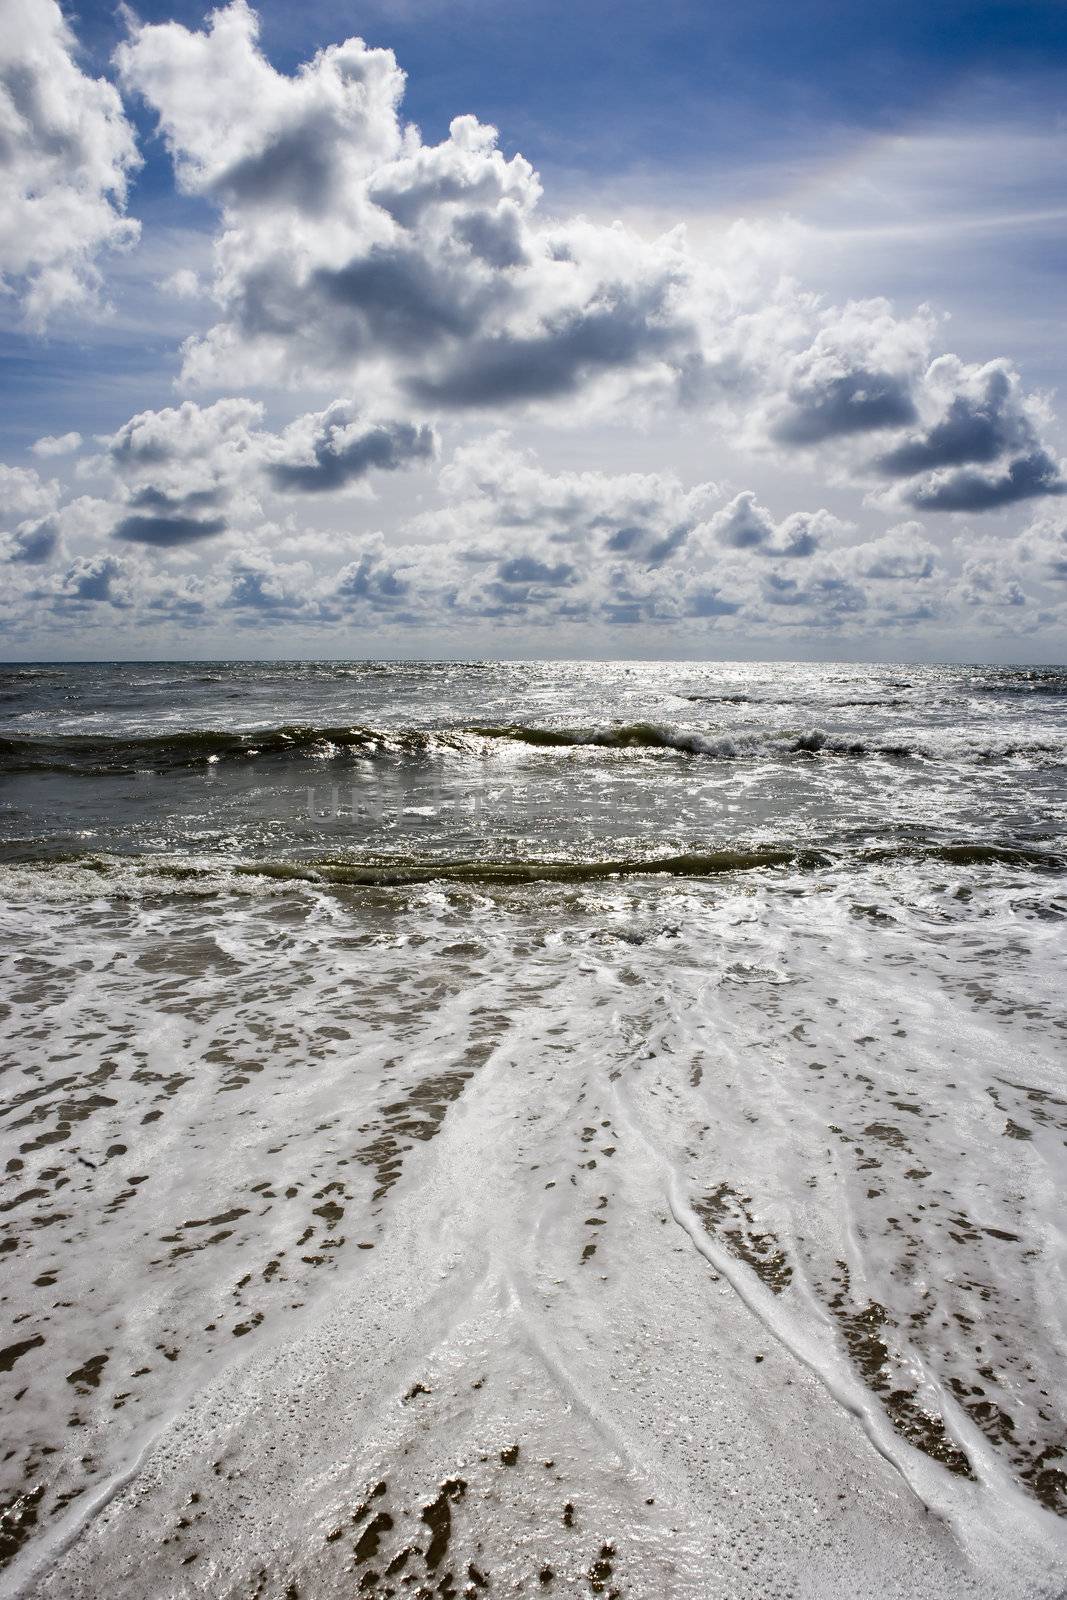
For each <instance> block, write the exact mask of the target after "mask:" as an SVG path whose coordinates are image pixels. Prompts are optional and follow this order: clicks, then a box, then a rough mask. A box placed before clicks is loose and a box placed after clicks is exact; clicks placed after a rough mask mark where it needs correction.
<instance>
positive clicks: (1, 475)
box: [0, 463, 61, 528]
mask: <svg viewBox="0 0 1067 1600" xmlns="http://www.w3.org/2000/svg"><path fill="white" fill-rule="evenodd" d="M60 493H61V490H60V487H59V484H58V483H57V482H56V480H55V479H54V478H49V479H44V478H42V477H41V476H40V475H39V473H37V472H36V471H35V470H34V469H33V467H7V466H4V465H3V464H2V463H0V528H5V527H9V526H10V525H11V524H12V523H13V522H17V521H19V520H21V518H23V517H30V516H44V515H46V514H47V513H48V512H49V511H54V510H55V508H56V506H57V505H58V504H59V499H60Z"/></svg>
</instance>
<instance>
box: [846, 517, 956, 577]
mask: <svg viewBox="0 0 1067 1600" xmlns="http://www.w3.org/2000/svg"><path fill="white" fill-rule="evenodd" d="M845 557H846V559H847V561H848V563H849V565H850V566H851V567H852V569H853V571H854V572H855V573H856V574H857V575H858V576H859V577H861V578H874V579H877V580H880V581H881V582H885V583H900V582H904V581H912V582H914V581H916V580H921V579H924V578H929V577H932V576H933V574H934V572H935V571H936V569H937V566H938V553H937V550H936V548H935V546H934V545H932V544H931V543H930V541H929V539H927V538H926V536H925V534H924V531H923V526H922V523H921V522H903V523H901V524H900V526H899V527H896V528H889V529H888V530H887V531H886V532H885V533H883V534H881V535H880V536H879V538H877V539H870V540H868V541H866V542H865V543H863V544H855V545H851V546H850V547H849V549H848V551H847V552H846V553H845Z"/></svg>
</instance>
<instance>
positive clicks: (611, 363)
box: [117, 0, 692, 407]
mask: <svg viewBox="0 0 1067 1600" xmlns="http://www.w3.org/2000/svg"><path fill="white" fill-rule="evenodd" d="M117 59H118V63H119V67H120V70H121V72H122V74H123V77H124V79H125V81H126V83H127V84H128V85H129V86H130V87H131V89H134V90H136V91H138V92H139V93H140V94H142V95H143V96H144V97H145V99H146V100H147V101H148V102H149V104H150V105H151V106H152V107H153V108H154V109H155V111H156V112H157V114H158V116H159V120H160V126H161V128H162V131H163V135H164V138H165V139H166V141H167V144H168V147H169V149H170V150H171V152H172V155H173V157H174V162H175V169H176V173H177V176H178V180H179V182H180V183H181V184H182V185H183V186H184V187H185V188H186V189H187V190H188V191H189V192H192V193H197V194H203V195H207V196H209V197H210V198H212V199H213V200H214V201H215V202H216V203H217V204H218V205H219V206H220V208H221V209H222V211H223V214H224V220H225V226H224V229H223V231H222V233H221V235H220V237H219V239H218V242H217V262H216V268H217V271H216V283H215V293H216V296H217V297H218V298H219V299H220V300H221V302H222V307H223V318H222V320H221V321H220V322H219V323H218V324H217V325H216V326H215V327H214V328H213V329H212V330H211V331H210V332H209V333H208V334H207V335H206V337H205V338H204V339H201V340H193V341H191V342H190V344H189V345H188V346H187V348H186V372H187V375H188V376H189V377H190V378H192V379H199V380H202V381H212V379H213V378H217V377H218V376H219V374H221V373H224V372H225V373H226V374H230V373H231V372H233V371H234V370H240V371H242V372H244V373H246V374H248V375H250V377H253V378H265V377H273V378H275V379H278V378H287V377H288V378H292V377H299V376H300V375H301V374H303V375H309V374H314V375H320V376H321V375H322V374H330V375H336V374H342V373H343V374H346V375H347V374H355V373H357V372H358V373H359V374H360V376H361V377H368V376H374V375H375V373H376V372H377V373H378V374H379V375H380V374H381V372H382V371H383V370H385V369H388V372H389V374H390V375H391V377H392V379H393V380H394V381H395V383H396V385H397V386H398V387H399V388H400V389H401V390H402V391H403V392H404V393H406V394H408V395H409V396H412V397H414V398H416V399H417V400H419V401H421V402H423V403H428V402H431V401H432V402H433V403H434V404H435V405H438V406H442V407H451V406H471V405H496V404H506V403H508V402H510V401H515V400H528V399H534V398H544V397H550V396H558V395H565V394H569V393H572V392H574V391H575V390H577V389H578V388H579V387H581V386H582V385H583V384H585V383H587V382H588V381H590V380H592V379H595V378H596V377H598V376H600V375H602V374H605V373H611V372H614V371H619V370H629V369H632V368H649V367H655V366H656V365H657V363H660V362H662V361H668V360H673V359H675V357H676V356H680V355H681V354H682V352H683V347H684V346H686V345H689V346H691V345H692V336H691V333H690V331H689V329H688V326H687V319H686V316H685V315H684V313H680V312H679V309H678V305H677V304H676V301H677V299H678V292H679V290H680V289H681V287H682V285H683V283H684V280H685V278H686V276H687V273H688V271H689V262H688V260H687V258H686V257H685V256H684V254H683V253H682V252H681V251H680V250H679V249H678V247H677V245H676V244H672V243H671V242H670V241H660V242H658V243H655V244H648V243H645V242H644V241H642V240H641V239H640V238H638V237H637V236H636V235H634V234H631V233H627V232H625V231H624V230H622V229H613V228H604V227H599V226H593V225H591V224H586V223H582V222H581V221H580V220H578V219H575V220H572V221H571V222H569V223H559V224H557V223H553V222H550V221H547V220H543V219H542V218H541V216H540V214H539V211H538V202H539V200H540V195H541V186H540V183H539V181H538V179H537V176H536V174H535V173H534V171H533V169H532V168H531V167H530V165H529V163H528V162H527V161H526V160H524V159H523V157H522V156H514V157H512V158H511V159H507V158H505V156H504V155H503V154H502V153H501V151H500V150H499V149H498V148H497V144H496V137H497V136H496V130H495V129H493V128H491V127H487V126H484V125H482V124H480V123H479V122H478V121H477V120H476V119H475V118H473V117H470V116H462V117H458V118H456V119H455V120H454V121H453V123H452V124H451V127H450V130H449V136H448V138H447V139H445V140H444V141H442V143H440V144H438V145H432V146H428V145H425V144H423V142H422V140H421V138H420V136H419V134H418V131H417V130H416V129H414V128H413V127H411V126H407V125H405V124H404V123H403V122H402V121H401V119H400V117H399V114H398V108H399V104H400V100H401V97H402V93H403V87H404V78H403V74H402V73H401V71H400V69H399V67H398V66H397V63H396V60H395V58H394V56H393V55H392V53H391V52H390V51H388V50H376V49H370V48H369V47H368V46H367V45H365V44H364V43H363V42H362V41H361V40H359V39H349V40H347V41H345V42H344V43H343V44H340V45H335V46H332V47H330V48H329V49H326V50H323V51H321V52H320V53H319V54H318V55H317V56H316V57H315V59H314V61H312V62H310V63H308V64H307V65H306V66H305V67H303V68H302V69H301V71H300V72H299V73H297V74H296V75H294V76H288V75H286V74H284V73H280V72H277V71H275V69H274V68H273V67H272V66H271V65H270V63H269V62H268V61H267V60H266V58H265V57H264V56H263V55H262V53H261V52H260V50H259V48H258V45H257V22H256V17H255V14H254V13H253V12H252V11H251V10H250V9H249V7H248V6H247V5H245V4H244V3H243V0H234V3H233V4H231V5H229V6H228V7H226V8H225V9H223V10H221V11H217V12H215V13H213V14H212V16H211V18H210V19H209V23H208V26H207V28H206V29H205V30H203V31H200V32H193V31H190V30H188V29H186V28H184V27H182V26H181V25H180V24H177V23H166V24H162V25H158V26H135V27H134V29H133V33H132V36H131V39H130V40H129V42H128V43H127V44H125V45H124V46H123V47H121V49H120V50H119V52H118V57H117Z"/></svg>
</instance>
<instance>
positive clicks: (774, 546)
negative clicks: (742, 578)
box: [708, 489, 846, 559]
mask: <svg viewBox="0 0 1067 1600" xmlns="http://www.w3.org/2000/svg"><path fill="white" fill-rule="evenodd" d="M845 531H846V525H845V524H844V523H842V522H841V521H839V519H838V518H837V517H834V516H831V514H830V512H828V511H814V512H809V511H795V512H793V513H792V514H791V515H790V516H788V517H786V518H784V519H783V521H781V522H779V523H776V522H775V521H774V519H773V517H772V516H771V514H770V512H769V511H768V510H767V509H766V507H764V506H761V505H758V504H757V502H756V496H755V495H754V494H753V492H752V490H751V489H745V490H742V492H741V493H740V494H738V495H735V496H734V498H733V499H732V500H731V501H730V503H729V505H726V506H724V507H723V508H722V510H721V511H718V512H716V514H715V516H714V517H712V519H711V521H710V523H709V524H708V532H709V534H710V535H711V537H712V538H714V539H715V540H717V541H718V543H719V544H722V545H725V546H727V547H728V548H729V549H732V550H750V551H758V552H759V554H760V555H763V556H780V557H785V558H787V559H788V558H790V557H804V556H811V555H814V554H815V552H816V550H818V549H819V547H820V545H822V544H823V543H824V541H826V540H827V539H834V538H838V537H840V536H841V535H842V534H843V533H844V532H845Z"/></svg>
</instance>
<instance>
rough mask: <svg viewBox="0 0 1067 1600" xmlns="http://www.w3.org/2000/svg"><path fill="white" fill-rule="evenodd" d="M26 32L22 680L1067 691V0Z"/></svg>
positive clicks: (45, 19) (113, 21)
mask: <svg viewBox="0 0 1067 1600" xmlns="http://www.w3.org/2000/svg"><path fill="white" fill-rule="evenodd" d="M0 23H2V26H0V287H2V289H3V293H2V294H0V341H2V350H3V359H4V363H5V369H6V381H5V386H4V389H5V402H6V403H5V406H4V409H3V414H2V436H0V579H2V582H0V658H3V659H8V660H12V659H20V658H21V659H28V658H46V657H51V658H56V657H59V658H66V659H72V658H96V659H100V658H114V657H127V658H168V657H186V656H188V657H199V658H207V657H218V656H293V655H298V656H362V655H389V656H409V655H410V656H468V655H500V656H531V655H538V656H541V655H543V656H557V657H566V656H578V655H585V656H611V657H629V656H633V657H649V656H663V657H686V656H689V657H693V656H696V657H724V658H745V657H749V658H772V657H779V658H801V659H805V658H816V659H818V658H838V659H850V658H852V659H860V658H866V659H885V660H904V659H933V660H951V659H985V660H1008V661H1011V660H1017V661H1027V660H1030V661H1056V660H1058V661H1062V660H1065V659H1067V459H1065V458H1067V430H1065V427H1064V417H1065V414H1067V412H1065V407H1067V401H1065V400H1064V399H1063V398H1062V396H1063V394H1064V392H1065V387H1067V386H1065V381H1064V380H1065V378H1067V372H1065V370H1064V368H1065V366H1067V355H1065V352H1064V346H1063V340H1062V337H1061V329H1062V326H1063V315H1064V311H1065V309H1067V291H1065V288H1064V273H1063V265H1064V258H1065V253H1067V252H1065V240H1067V226H1065V225H1067V166H1065V161H1064V156H1065V153H1067V115H1065V113H1064V112H1063V110H1062V106H1063V104H1064V100H1063V87H1064V69H1065V65H1067V8H1065V7H1064V5H1063V4H1062V3H1061V0H1041V3H1037V0H1008V3H1001V4H996V5H994V4H985V3H977V0H927V3H925V4H919V3H916V0H901V3H900V4H897V5H894V6H893V7H887V8H878V9H877V11H875V10H872V9H871V8H868V7H867V6H866V5H862V4H860V3H858V0H796V3H794V4H792V5H790V6H788V7H785V6H783V5H781V4H780V0H775V3H773V4H772V3H771V0H745V3H744V4H742V3H740V0H729V3H724V4H722V5H718V6H715V7H709V6H707V5H706V4H704V3H702V0H656V3H652V0H619V3H616V4H608V3H607V0H586V3H584V4H582V5H580V6H575V5H574V4H573V0H572V3H571V4H569V5H568V4H564V3H563V0H528V3H525V4H523V5H522V6H521V7H520V6H518V5H517V4H514V3H513V0H504V3H501V0H495V3H493V4H490V3H489V0H451V3H449V4H447V5H446V4H444V3H443V0H368V3H367V4H357V3H353V0H307V3H305V4H303V5H301V6H298V7H294V6H292V5H288V4H285V5H283V4H281V3H280V0H263V3H262V4H261V5H260V6H259V7H258V9H255V8H253V7H252V6H251V5H249V4H246V3H245V0H232V3H230V4H228V5H225V6H223V7H221V8H220V9H217V10H210V9H208V8H206V7H204V6H203V5H202V4H192V3H189V0H147V3H142V4H141V5H140V6H138V7H137V8H136V9H131V8H128V7H119V8H116V7H114V6H113V5H112V4H110V3H108V4H102V3H97V0H83V3H82V4H81V5H79V6H77V7H75V6H74V5H67V4H65V3H64V4H63V5H62V7H61V6H60V5H59V4H57V3H56V0H0ZM1057 391H1059V396H1060V397H1059V398H1058V396H1057Z"/></svg>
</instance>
